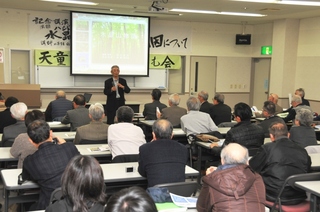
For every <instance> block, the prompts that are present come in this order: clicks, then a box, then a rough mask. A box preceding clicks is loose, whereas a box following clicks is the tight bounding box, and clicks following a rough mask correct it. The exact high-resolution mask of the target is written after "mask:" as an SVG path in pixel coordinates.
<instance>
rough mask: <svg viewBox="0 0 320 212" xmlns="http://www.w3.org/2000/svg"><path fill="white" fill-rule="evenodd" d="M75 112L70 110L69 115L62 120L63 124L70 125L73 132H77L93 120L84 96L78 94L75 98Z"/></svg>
mask: <svg viewBox="0 0 320 212" xmlns="http://www.w3.org/2000/svg"><path fill="white" fill-rule="evenodd" d="M72 104H73V108H74V109H73V110H68V111H67V114H66V115H65V116H64V117H63V118H62V120H61V123H62V124H70V125H71V131H76V130H77V128H78V127H81V126H83V125H87V124H89V123H90V121H91V119H90V117H89V110H88V109H87V108H86V107H85V106H86V99H85V98H84V96H83V95H82V94H78V95H76V96H75V97H74V98H73V102H72Z"/></svg>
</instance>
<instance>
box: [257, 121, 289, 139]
mask: <svg viewBox="0 0 320 212" xmlns="http://www.w3.org/2000/svg"><path fill="white" fill-rule="evenodd" d="M273 122H281V123H283V124H284V125H285V124H286V123H285V122H284V121H283V119H282V118H280V117H279V116H270V117H268V118H266V119H265V120H263V121H262V122H261V123H260V124H258V125H259V126H260V127H261V128H262V129H263V132H264V137H265V138H270V134H269V127H270V125H271V124H272V123H273Z"/></svg>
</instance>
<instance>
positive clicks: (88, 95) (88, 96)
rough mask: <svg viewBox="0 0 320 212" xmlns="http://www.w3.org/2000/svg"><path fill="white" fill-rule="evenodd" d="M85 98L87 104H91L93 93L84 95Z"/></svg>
mask: <svg viewBox="0 0 320 212" xmlns="http://www.w3.org/2000/svg"><path fill="white" fill-rule="evenodd" d="M83 96H84V99H85V100H86V103H89V101H90V99H91V96H92V93H84V94H83Z"/></svg>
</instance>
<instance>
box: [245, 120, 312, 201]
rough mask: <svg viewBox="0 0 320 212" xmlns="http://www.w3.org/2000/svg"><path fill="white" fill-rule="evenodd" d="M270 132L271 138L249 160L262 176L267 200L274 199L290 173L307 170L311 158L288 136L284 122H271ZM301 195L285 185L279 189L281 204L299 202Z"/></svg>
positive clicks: (301, 198)
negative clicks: (281, 189)
mask: <svg viewBox="0 0 320 212" xmlns="http://www.w3.org/2000/svg"><path fill="white" fill-rule="evenodd" d="M269 132H270V139H271V141H272V142H270V143H267V144H265V145H263V146H261V147H260V149H259V151H258V152H257V154H256V155H255V156H253V157H252V158H251V159H250V161H249V164H250V166H251V168H252V169H253V170H254V171H256V172H258V173H260V175H261V176H262V178H263V181H264V184H265V187H266V198H267V200H268V201H275V199H276V197H277V195H278V193H279V190H280V188H281V187H282V185H283V183H284V181H285V180H286V179H287V178H288V177H289V176H291V175H294V174H303V173H307V172H308V171H309V170H310V165H311V161H310V157H309V155H308V153H307V151H306V150H305V149H304V148H302V147H300V146H299V145H297V144H296V143H294V142H292V141H291V140H290V139H289V138H288V135H289V134H288V129H287V126H286V125H285V124H283V123H273V124H272V125H271V126H270V128H269ZM304 199H306V194H305V192H304V191H302V190H295V189H293V188H292V187H289V186H288V187H286V188H285V190H284V193H282V196H281V204H283V205H286V204H287V205H289V204H298V203H299V202H301V201H303V200H304Z"/></svg>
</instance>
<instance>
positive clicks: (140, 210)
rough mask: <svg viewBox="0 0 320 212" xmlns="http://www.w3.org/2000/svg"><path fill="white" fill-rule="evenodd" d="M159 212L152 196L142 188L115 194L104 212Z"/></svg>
mask: <svg viewBox="0 0 320 212" xmlns="http://www.w3.org/2000/svg"><path fill="white" fill-rule="evenodd" d="M129 211H130V212H157V211H158V210H157V207H156V205H155V203H154V201H153V200H152V198H151V197H150V195H149V194H148V193H147V192H146V191H145V190H143V189H142V188H140V187H130V188H125V189H122V190H120V191H118V192H117V193H115V194H113V195H112V196H111V197H110V199H109V200H108V203H107V207H106V209H105V211H104V212H129Z"/></svg>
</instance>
